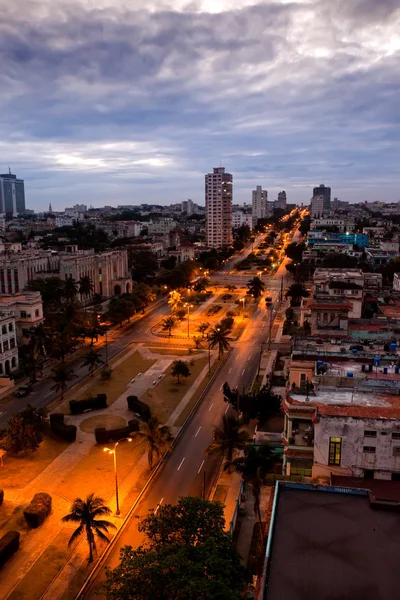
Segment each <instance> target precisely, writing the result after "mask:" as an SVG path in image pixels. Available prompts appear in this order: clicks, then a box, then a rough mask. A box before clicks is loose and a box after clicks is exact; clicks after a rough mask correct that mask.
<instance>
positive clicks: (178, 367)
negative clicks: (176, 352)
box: [171, 360, 190, 383]
mask: <svg viewBox="0 0 400 600" xmlns="http://www.w3.org/2000/svg"><path fill="white" fill-rule="evenodd" d="M171 375H172V376H173V377H176V378H177V380H178V383H180V378H181V377H189V375H190V369H189V365H188V364H187V362H186V361H185V360H174V362H173V363H172V368H171Z"/></svg>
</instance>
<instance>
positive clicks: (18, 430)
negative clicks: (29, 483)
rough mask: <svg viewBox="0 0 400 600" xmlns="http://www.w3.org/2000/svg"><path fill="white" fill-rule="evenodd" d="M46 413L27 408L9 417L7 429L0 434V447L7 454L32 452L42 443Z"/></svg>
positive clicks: (30, 407)
mask: <svg viewBox="0 0 400 600" xmlns="http://www.w3.org/2000/svg"><path fill="white" fill-rule="evenodd" d="M46 415H47V411H46V409H44V408H39V409H36V408H33V406H31V405H30V404H28V406H27V407H26V408H25V409H24V410H22V411H20V412H18V413H16V414H14V415H12V416H11V418H10V419H9V421H8V423H7V429H4V430H2V431H1V432H0V447H1V448H2V449H3V450H6V452H8V453H9V454H18V453H19V452H28V451H30V452H34V451H35V450H37V448H38V447H39V445H40V443H41V442H42V441H43V431H44V428H45V419H46Z"/></svg>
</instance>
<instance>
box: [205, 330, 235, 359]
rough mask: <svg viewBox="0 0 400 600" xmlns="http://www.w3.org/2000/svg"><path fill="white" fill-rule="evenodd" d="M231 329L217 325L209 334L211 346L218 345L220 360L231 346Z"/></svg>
mask: <svg viewBox="0 0 400 600" xmlns="http://www.w3.org/2000/svg"><path fill="white" fill-rule="evenodd" d="M229 333H230V331H228V330H226V329H222V328H221V327H215V328H213V329H211V331H210V333H209V334H208V341H209V344H210V348H215V347H218V360H221V356H222V355H223V353H224V352H226V351H228V350H229V348H230V347H231V345H230V342H231V338H230V337H229Z"/></svg>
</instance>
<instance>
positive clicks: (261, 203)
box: [251, 185, 268, 227]
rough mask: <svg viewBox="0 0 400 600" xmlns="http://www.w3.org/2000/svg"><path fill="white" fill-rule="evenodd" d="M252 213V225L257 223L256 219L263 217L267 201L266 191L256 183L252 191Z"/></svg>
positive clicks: (264, 216) (265, 214)
mask: <svg viewBox="0 0 400 600" xmlns="http://www.w3.org/2000/svg"><path fill="white" fill-rule="evenodd" d="M251 194H252V214H253V226H254V227H255V226H256V225H257V221H258V219H265V218H266V217H267V216H268V214H267V203H268V191H267V190H263V189H262V187H261V185H258V186H257V187H256V189H255V190H253V191H252V193H251Z"/></svg>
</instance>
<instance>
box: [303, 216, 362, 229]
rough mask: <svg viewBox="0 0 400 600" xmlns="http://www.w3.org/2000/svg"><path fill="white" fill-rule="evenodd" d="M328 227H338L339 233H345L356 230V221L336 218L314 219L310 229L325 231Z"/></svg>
mask: <svg viewBox="0 0 400 600" xmlns="http://www.w3.org/2000/svg"><path fill="white" fill-rule="evenodd" d="M327 227H337V228H338V230H339V233H345V232H346V231H352V230H353V228H354V219H343V218H336V217H328V218H324V219H321V218H314V219H312V221H311V225H310V229H311V231H313V230H318V231H323V230H324V229H326V228H327Z"/></svg>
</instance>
